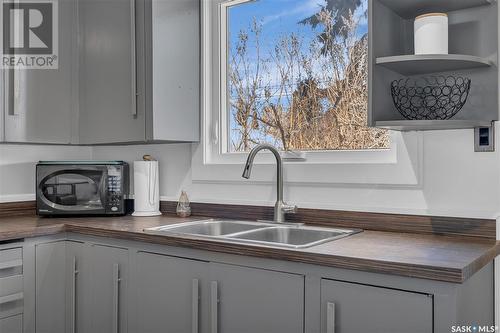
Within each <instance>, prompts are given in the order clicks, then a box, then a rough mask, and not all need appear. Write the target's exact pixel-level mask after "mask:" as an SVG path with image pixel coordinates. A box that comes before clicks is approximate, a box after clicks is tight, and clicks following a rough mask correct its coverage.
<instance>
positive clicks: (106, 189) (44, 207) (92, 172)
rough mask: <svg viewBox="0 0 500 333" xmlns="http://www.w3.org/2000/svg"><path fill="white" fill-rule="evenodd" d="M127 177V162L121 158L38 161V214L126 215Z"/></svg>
mask: <svg viewBox="0 0 500 333" xmlns="http://www.w3.org/2000/svg"><path fill="white" fill-rule="evenodd" d="M128 179H129V168H128V164H127V163H126V162H123V161H40V162H38V163H37V165H36V211H37V214H38V215H41V216H76V215H125V213H126V207H125V197H126V196H127V195H128V182H129V181H128Z"/></svg>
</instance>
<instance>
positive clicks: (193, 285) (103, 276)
mask: <svg viewBox="0 0 500 333" xmlns="http://www.w3.org/2000/svg"><path fill="white" fill-rule="evenodd" d="M75 239H76V240H75ZM108 241H109V243H111V244H110V245H106V244H108ZM34 243H35V244H34V245H33V246H32V245H26V246H25V252H23V253H26V258H25V259H26V260H25V261H26V262H28V263H30V264H27V265H26V270H25V272H24V276H26V277H27V278H26V280H25V286H26V285H27V286H28V288H27V289H26V290H25V297H24V301H25V304H24V306H25V307H28V308H29V309H31V308H32V307H33V306H35V317H36V320H35V324H36V325H34V326H35V327H33V329H32V328H31V327H32V326H33V325H32V321H33V320H32V319H31V317H32V316H33V314H32V311H27V312H24V313H23V311H22V307H21V308H18V307H16V306H15V304H22V303H15V304H10V305H9V307H8V309H10V310H12V311H11V312H8V313H7V312H5V311H4V310H7V308H3V307H2V305H1V300H2V298H1V296H3V294H1V292H3V291H5V290H6V289H5V288H6V287H7V286H12V289H11V291H12V292H9V293H6V294H5V295H7V294H8V295H10V294H12V293H14V294H18V293H19V292H20V290H22V289H19V287H16V286H18V285H19V284H18V282H19V281H22V280H19V277H18V275H14V276H8V277H7V278H8V279H7V280H4V279H3V278H4V276H2V275H1V274H0V315H1V314H2V313H3V314H5V313H7V314H6V315H5V316H3V317H1V316H0V333H3V332H4V331H6V332H9V333H10V331H12V332H16V330H15V328H16V327H17V328H19V320H20V319H19V318H21V317H24V318H23V319H24V320H25V323H24V326H25V329H24V331H25V333H34V332H33V331H35V332H36V333H101V332H102V333H127V332H131V333H160V332H162V333H163V332H164V333H257V332H258V333H318V332H322V333H361V332H363V333H365V332H367V333H433V332H448V331H449V328H450V327H451V326H452V325H455V324H457V323H461V322H464V323H465V324H467V323H471V322H477V323H481V324H482V323H484V324H485V325H486V324H489V323H492V322H493V311H492V310H491V309H489V308H488V306H489V304H492V303H493V278H492V276H493V267H492V265H491V264H490V265H488V266H486V267H485V268H483V269H482V270H481V271H480V272H478V273H476V274H475V275H474V276H473V277H471V278H470V279H469V280H468V281H466V282H465V283H463V284H450V283H442V282H434V281H427V280H416V279H413V280H412V279H405V278H401V277H391V276H388V275H384V276H382V275H375V276H373V275H372V276H369V275H368V274H367V275H366V276H365V275H364V273H362V272H355V273H356V274H354V273H353V272H348V271H339V270H336V269H334V268H327V267H319V266H318V267H312V266H303V265H301V264H300V265H295V264H294V263H289V262H283V263H282V264H279V263H278V264H277V263H276V262H268V261H266V260H264V259H263V261H262V265H261V264H260V263H258V262H257V261H256V260H255V259H254V258H246V257H244V256H239V257H234V258H229V259H228V260H229V261H226V260H225V258H226V257H225V256H219V255H217V254H216V253H211V252H207V251H203V252H195V251H191V250H186V249H182V248H171V247H165V248H163V247H161V246H159V245H151V244H141V243H137V242H126V241H119V240H107V239H102V241H101V240H99V242H97V240H96V239H95V238H89V239H88V240H87V239H83V237H80V236H78V237H75V238H74V239H73V238H72V240H66V239H64V240H54V241H47V240H45V243H36V242H34ZM33 248H34V250H33ZM16 251H17V252H16ZM2 253H3V252H2V251H0V263H1V262H2V260H4V261H7V262H14V263H12V264H11V266H12V267H11V268H9V269H10V270H12V271H11V272H10V273H9V274H11V273H12V274H14V273H15V274H21V273H22V271H19V267H18V266H19V265H18V264H15V263H16V262H18V261H17V260H18V259H19V258H20V252H19V250H14V252H12V253H11V252H4V253H3V254H4V256H3V259H2ZM32 253H34V255H35V259H34V260H32V259H31V256H32ZM7 255H8V256H7ZM220 261H223V262H220ZM256 263H257V264H256ZM276 267H279V270H277V268H276ZM23 268H24V266H23ZM33 272H34V273H33ZM0 273H1V269H0ZM5 274H7V273H5ZM334 275H335V276H334ZM337 276H338V277H337ZM20 277H21V278H22V276H20ZM32 277H34V278H35V280H36V281H35V283H34V285H35V288H33V287H32V282H30V281H31V280H32V279H33V278H32ZM340 277H342V278H340ZM351 277H353V278H352V279H351ZM336 278H337V279H339V280H337V279H336ZM341 280H342V281H341ZM352 280H356V281H357V282H352ZM26 282H27V284H26ZM16 283H17V284H16ZM20 285H21V286H22V283H21V284H20ZM393 285H394V286H395V287H394V288H393V287H392V286H393ZM9 288H11V287H9ZM25 288H26V287H25ZM414 288H418V289H414ZM9 290H10V289H9ZM409 290H416V291H409ZM32 291H35V292H34V293H35V296H36V297H35V296H33V295H32ZM21 302H22V301H21ZM32 303H33V304H32ZM477 309H481V311H480V312H481V313H479V311H477ZM10 310H9V311H10ZM490 310H491V311H490ZM15 316H21V317H15ZM28 317H29V318H28ZM9 318H10V319H9ZM7 319H8V320H7ZM5 327H7V328H8V329H6V328H5ZM11 327H14V328H11ZM26 327H27V328H28V329H26Z"/></svg>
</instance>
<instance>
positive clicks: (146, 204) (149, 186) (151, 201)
mask: <svg viewBox="0 0 500 333" xmlns="http://www.w3.org/2000/svg"><path fill="white" fill-rule="evenodd" d="M159 184H160V182H159V167H158V161H157V160H155V159H154V158H153V157H152V156H151V155H144V156H143V159H142V161H134V212H133V213H132V215H133V216H159V215H162V214H161V212H160V191H159Z"/></svg>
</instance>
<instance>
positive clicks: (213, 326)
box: [210, 281, 219, 333]
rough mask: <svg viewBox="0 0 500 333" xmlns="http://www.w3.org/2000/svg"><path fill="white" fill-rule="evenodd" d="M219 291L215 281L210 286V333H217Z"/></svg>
mask: <svg viewBox="0 0 500 333" xmlns="http://www.w3.org/2000/svg"><path fill="white" fill-rule="evenodd" d="M218 319H219V291H218V283H217V281H212V283H211V285H210V333H217V332H218V331H219V323H218Z"/></svg>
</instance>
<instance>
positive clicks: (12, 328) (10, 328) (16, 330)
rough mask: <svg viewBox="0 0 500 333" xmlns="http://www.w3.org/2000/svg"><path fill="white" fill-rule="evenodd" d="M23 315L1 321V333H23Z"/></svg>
mask: <svg viewBox="0 0 500 333" xmlns="http://www.w3.org/2000/svg"><path fill="white" fill-rule="evenodd" d="M22 332H23V315H22V314H20V315H16V316H12V317H8V318H4V319H0V333H22Z"/></svg>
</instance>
